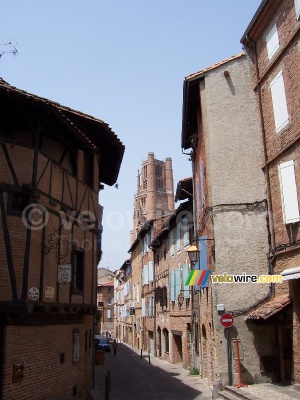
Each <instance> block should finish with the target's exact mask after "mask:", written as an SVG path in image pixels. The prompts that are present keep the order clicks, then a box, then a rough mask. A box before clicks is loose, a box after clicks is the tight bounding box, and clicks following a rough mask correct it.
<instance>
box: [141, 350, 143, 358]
mask: <svg viewBox="0 0 300 400" xmlns="http://www.w3.org/2000/svg"><path fill="white" fill-rule="evenodd" d="M141 358H143V349H141Z"/></svg>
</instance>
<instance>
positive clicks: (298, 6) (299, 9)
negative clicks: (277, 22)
mask: <svg viewBox="0 0 300 400" xmlns="http://www.w3.org/2000/svg"><path fill="white" fill-rule="evenodd" d="M295 10H296V16H297V18H299V16H300V0H295Z"/></svg>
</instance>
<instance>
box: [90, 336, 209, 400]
mask: <svg viewBox="0 0 300 400" xmlns="http://www.w3.org/2000/svg"><path fill="white" fill-rule="evenodd" d="M108 371H109V373H110V377H111V391H110V393H109V400H156V399H157V400H160V399H163V400H183V399H184V400H211V397H212V394H211V390H210V388H209V386H208V385H207V384H206V382H205V381H203V380H201V379H200V378H199V376H191V375H189V371H188V370H184V369H183V368H182V366H181V364H170V363H168V362H166V361H163V360H160V359H159V358H156V357H153V356H150V363H149V356H148V353H143V355H142V358H141V353H140V351H138V350H136V349H134V348H132V347H131V346H127V345H126V344H123V343H121V344H119V347H118V350H117V355H116V356H114V354H113V352H111V353H105V362H104V366H103V365H95V389H94V390H92V391H91V393H92V395H93V398H94V400H104V399H105V376H106V375H107V373H108Z"/></svg>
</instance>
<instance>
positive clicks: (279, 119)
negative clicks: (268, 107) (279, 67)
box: [270, 71, 289, 132]
mask: <svg viewBox="0 0 300 400" xmlns="http://www.w3.org/2000/svg"><path fill="white" fill-rule="evenodd" d="M270 87H271V94H272V102H273V112H274V119H275V128H276V132H279V131H280V130H281V129H282V128H284V127H285V126H286V125H287V124H288V122H289V115H288V109H287V103H286V97H285V90H284V82H283V75H282V71H280V72H279V73H278V74H277V75H276V76H275V78H274V79H273V80H272V82H271V84H270Z"/></svg>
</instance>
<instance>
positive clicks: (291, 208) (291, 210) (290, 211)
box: [279, 161, 299, 224]
mask: <svg viewBox="0 0 300 400" xmlns="http://www.w3.org/2000/svg"><path fill="white" fill-rule="evenodd" d="M279 179H280V187H281V200H282V211H283V219H284V223H285V224H292V223H294V222H298V221H299V206H298V193H297V186H296V179H295V166H294V161H287V162H284V163H282V164H280V165H279Z"/></svg>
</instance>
